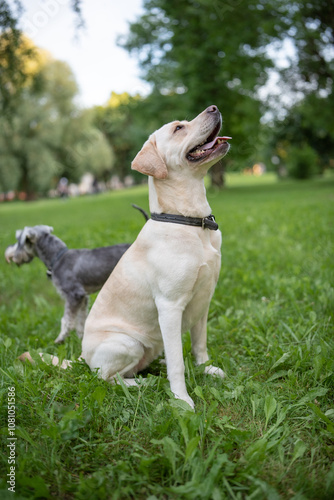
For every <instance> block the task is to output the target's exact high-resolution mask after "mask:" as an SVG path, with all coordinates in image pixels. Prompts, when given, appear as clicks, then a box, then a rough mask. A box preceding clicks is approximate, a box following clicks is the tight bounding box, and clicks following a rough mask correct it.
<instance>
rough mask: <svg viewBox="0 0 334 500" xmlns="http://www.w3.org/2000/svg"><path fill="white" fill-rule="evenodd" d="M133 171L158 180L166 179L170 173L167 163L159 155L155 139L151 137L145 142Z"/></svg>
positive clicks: (134, 161) (133, 163) (135, 161)
mask: <svg viewBox="0 0 334 500" xmlns="http://www.w3.org/2000/svg"><path fill="white" fill-rule="evenodd" d="M131 168H132V170H137V171H138V172H140V173H141V174H145V175H151V176H152V177H155V178H156V179H165V178H166V177H167V174H168V171H167V167H166V164H165V162H164V161H163V159H162V158H161V156H160V155H159V153H158V149H157V146H156V142H155V137H154V136H151V137H150V138H149V140H148V141H146V142H145V144H144V146H143V147H142V149H141V150H140V151H139V153H138V154H137V156H136V157H135V159H134V160H133V162H132V163H131Z"/></svg>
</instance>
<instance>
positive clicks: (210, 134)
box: [132, 106, 231, 179]
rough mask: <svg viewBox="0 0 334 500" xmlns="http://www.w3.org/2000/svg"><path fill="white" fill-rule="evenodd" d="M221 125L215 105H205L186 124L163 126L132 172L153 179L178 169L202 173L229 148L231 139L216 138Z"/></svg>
mask: <svg viewBox="0 0 334 500" xmlns="http://www.w3.org/2000/svg"><path fill="white" fill-rule="evenodd" d="M221 126H222V118H221V114H220V112H219V110H218V108H217V106H209V107H208V108H207V109H205V110H204V111H203V112H202V113H200V114H199V115H198V116H196V118H194V119H193V120H192V121H190V122H188V121H181V122H179V121H174V122H171V123H167V125H164V126H163V127H161V128H160V129H159V130H157V131H156V132H154V133H153V134H152V135H151V136H150V138H149V139H148V141H146V143H145V144H144V146H143V148H142V149H141V151H139V153H138V154H137V156H136V157H135V159H134V160H133V162H132V169H134V170H138V171H139V172H141V173H143V174H146V175H151V176H153V177H155V178H157V179H165V178H166V177H167V175H168V173H169V172H170V171H172V170H174V169H180V168H186V169H188V170H193V171H196V172H198V171H200V172H202V173H203V174H205V173H206V172H207V170H208V169H209V168H210V167H212V165H214V164H215V163H217V161H218V160H220V159H221V158H222V157H223V156H225V155H226V153H227V152H228V150H229V149H230V145H229V144H228V142H227V140H228V139H231V137H218V133H219V131H220V129H221Z"/></svg>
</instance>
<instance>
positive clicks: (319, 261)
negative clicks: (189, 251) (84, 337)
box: [0, 175, 334, 500]
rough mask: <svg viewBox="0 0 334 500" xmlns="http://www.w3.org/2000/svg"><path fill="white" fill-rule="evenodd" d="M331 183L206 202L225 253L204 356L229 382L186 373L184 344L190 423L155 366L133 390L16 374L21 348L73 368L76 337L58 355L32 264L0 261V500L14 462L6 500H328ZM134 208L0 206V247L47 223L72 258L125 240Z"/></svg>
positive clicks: (133, 193) (260, 189) (82, 377)
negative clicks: (72, 251) (75, 251)
mask: <svg viewBox="0 0 334 500" xmlns="http://www.w3.org/2000/svg"><path fill="white" fill-rule="evenodd" d="M333 188H334V182H333V180H331V179H326V180H314V181H305V182H299V183H298V182H290V181H287V182H275V180H274V179H273V178H270V177H265V178H262V179H261V180H259V181H258V182H256V179H253V178H252V179H251V180H249V181H247V179H246V178H244V177H236V176H235V175H234V176H233V175H232V177H230V178H229V179H228V187H227V188H226V189H225V190H223V191H221V192H215V191H209V193H208V194H209V200H210V203H211V206H212V211H213V213H214V214H215V216H216V219H217V221H218V222H219V224H220V228H221V230H222V233H223V247H222V270H221V275H220V279H219V282H218V286H217V288H216V292H215V295H214V298H213V300H212V303H211V308H210V313H209V321H208V346H209V353H210V355H211V358H212V360H213V361H214V364H215V365H217V366H220V367H221V368H222V369H223V370H224V371H225V372H226V373H227V378H226V379H225V380H216V379H213V378H210V377H209V376H206V375H204V374H203V367H196V366H194V364H193V359H192V356H191V345H190V336H189V334H186V335H185V336H184V342H183V350H184V358H185V366H186V380H187V387H188V391H189V394H190V396H191V397H192V398H193V399H194V401H195V405H196V410H195V413H193V412H190V411H188V410H187V408H186V407H185V406H184V405H183V404H182V402H180V401H177V400H175V399H174V398H173V397H172V395H171V393H170V390H169V384H168V382H167V380H166V369H165V367H164V365H161V364H160V363H159V362H158V361H157V362H154V363H153V365H152V366H151V367H150V368H149V369H148V370H147V371H146V372H145V374H144V375H145V376H146V377H147V378H148V383H147V384H145V385H141V386H140V387H139V388H138V389H137V388H129V389H127V388H125V387H123V386H121V385H118V386H111V385H108V384H107V383H106V382H104V381H102V380H99V379H98V378H97V376H96V374H95V373H91V372H90V370H89V369H88V367H87V366H86V365H85V364H84V363H83V362H75V363H74V365H73V368H72V369H70V370H66V371H64V370H61V369H59V368H58V367H53V366H50V365H49V364H47V363H42V362H40V363H38V364H37V365H35V366H30V365H29V366H23V365H22V364H21V363H20V362H19V361H17V360H16V358H17V356H18V355H19V354H21V353H22V352H24V351H26V350H30V351H34V350H37V351H39V350H43V351H44V352H47V353H54V354H58V355H59V356H60V357H62V358H64V357H66V358H68V359H76V358H77V357H78V355H79V354H80V342H79V340H78V339H77V338H76V335H75V334H74V333H73V334H71V336H70V337H69V338H68V339H67V340H66V342H65V344H64V345H61V346H56V345H55V344H54V339H55V338H56V336H57V334H58V331H59V326H60V318H61V316H62V312H63V302H62V300H61V298H60V297H59V296H58V294H57V292H56V291H55V289H54V287H53V286H52V284H51V283H50V282H49V281H48V280H47V278H46V275H45V267H44V266H43V264H42V263H41V262H40V261H39V260H37V259H36V260H34V261H33V262H32V263H31V264H29V265H25V266H22V267H21V268H17V267H16V266H14V265H11V266H9V265H8V264H6V263H5V261H4V259H2V261H1V264H0V304H1V305H0V367H1V368H0V377H1V405H2V406H1V407H2V410H1V417H2V429H3V430H2V434H1V438H2V443H3V445H4V446H3V448H2V449H3V453H2V455H1V480H2V482H1V483H0V490H1V491H0V497H1V498H2V499H6V498H13V496H12V493H11V492H10V491H8V490H7V488H8V487H9V486H10V483H7V484H6V481H7V480H9V478H10V476H7V474H9V473H10V464H9V463H8V461H9V460H10V459H13V460H14V464H15V465H14V466H15V492H16V493H15V498H16V499H17V500H19V499H24V498H27V499H28V498H29V499H31V498H58V499H66V500H67V499H82V500H86V499H89V500H95V499H96V500H98V499H135V500H137V499H150V500H154V499H199V500H200V499H214V500H218V499H233V500H235V499H238V500H239V499H240V500H241V499H253V500H261V499H263V500H278V499H294V500H303V499H310V500H317V499H319V500H320V499H322V500H325V499H328V500H329V499H332V498H333V492H334V463H333V459H334V336H333V332H334V319H333V311H334V258H333V257H334V252H333V242H334V235H333V232H334V189H333ZM131 203H136V204H138V205H140V206H142V207H143V208H145V209H148V202H147V188H146V186H140V187H136V188H132V189H129V190H126V191H123V192H116V193H108V194H102V195H98V196H91V197H86V198H78V199H70V200H65V201H63V200H47V201H38V202H34V203H29V204H25V203H13V204H4V205H1V206H0V224H1V234H0V251H1V252H2V253H3V252H4V250H5V248H6V246H7V245H9V244H13V243H14V241H15V230H16V229H19V228H22V227H24V226H25V225H35V224H48V225H51V226H53V227H54V232H55V234H56V235H57V236H59V237H60V238H62V239H63V240H64V241H65V242H66V243H67V245H68V246H69V247H72V248H75V247H94V246H102V245H107V244H113V243H120V242H132V241H133V240H134V239H135V238H136V235H137V234H138V231H139V230H140V229H141V227H142V225H143V223H144V219H143V218H142V216H141V214H140V213H139V212H137V211H135V210H134V209H133V208H131ZM93 298H94V297H93ZM93 298H92V300H93ZM9 389H12V391H11V392H12V393H13V394H14V396H12V397H14V398H15V404H16V409H15V428H14V431H13V432H14V436H15V438H16V441H9V440H8V437H9V433H8V423H11V422H13V421H12V420H9V415H8V413H9V411H8V408H7V406H8V404H7V403H8V401H7V398H8V394H9ZM10 418H13V417H10ZM9 427H10V430H12V429H13V426H9ZM11 443H15V447H13V446H12V448H10V447H8V444H11ZM14 448H15V449H14ZM12 474H13V472H12ZM12 477H14V476H13V475H12Z"/></svg>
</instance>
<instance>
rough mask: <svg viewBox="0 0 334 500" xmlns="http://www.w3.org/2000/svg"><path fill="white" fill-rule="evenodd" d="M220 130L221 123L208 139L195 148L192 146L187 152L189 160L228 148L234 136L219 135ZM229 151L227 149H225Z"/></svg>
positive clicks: (196, 159) (200, 158) (202, 157)
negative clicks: (229, 141)
mask: <svg viewBox="0 0 334 500" xmlns="http://www.w3.org/2000/svg"><path fill="white" fill-rule="evenodd" d="M219 130H220V124H219V125H217V127H215V129H214V131H213V132H212V133H211V134H210V135H209V137H208V138H207V139H206V141H204V142H202V143H201V144H198V145H197V146H195V147H194V148H192V149H191V150H190V151H189V152H188V153H187V160H189V161H199V160H202V159H204V158H206V157H207V156H209V155H211V154H212V153H213V152H214V151H217V150H218V149H222V150H226V149H228V148H227V141H228V139H232V137H228V136H223V137H218V135H217V134H218V132H219ZM225 152H227V151H225Z"/></svg>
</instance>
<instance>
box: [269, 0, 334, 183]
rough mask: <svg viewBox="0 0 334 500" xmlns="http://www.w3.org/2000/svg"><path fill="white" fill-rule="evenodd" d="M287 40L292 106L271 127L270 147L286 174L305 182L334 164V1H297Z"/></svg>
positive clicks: (285, 77) (284, 78)
mask: <svg viewBox="0 0 334 500" xmlns="http://www.w3.org/2000/svg"><path fill="white" fill-rule="evenodd" d="M287 36H289V37H290V39H291V40H292V41H293V45H294V47H295V54H294V56H293V57H292V58H291V61H290V64H289V66H288V67H287V68H283V69H282V71H281V82H282V84H283V85H284V87H285V90H286V92H287V93H288V94H289V95H290V101H291V102H292V103H293V104H292V105H291V104H290V105H289V106H287V109H286V110H285V113H284V116H283V119H276V120H275V121H274V123H273V124H272V131H273V133H272V140H271V144H272V153H273V154H275V155H277V156H278V157H279V158H280V160H281V163H282V164H283V165H285V166H286V167H287V169H288V172H289V173H290V174H291V175H292V176H294V177H297V178H301V179H302V178H308V177H311V176H312V175H314V174H317V173H322V172H323V171H324V170H325V168H327V167H328V166H329V165H330V163H331V161H333V159H334V115H333V106H334V91H333V82H334V4H333V2H331V1H328V0H317V1H315V0H309V1H308V2H303V1H297V2H295V3H294V8H293V9H291V12H290V16H289V23H288V29H287ZM319 110H321V112H319Z"/></svg>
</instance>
